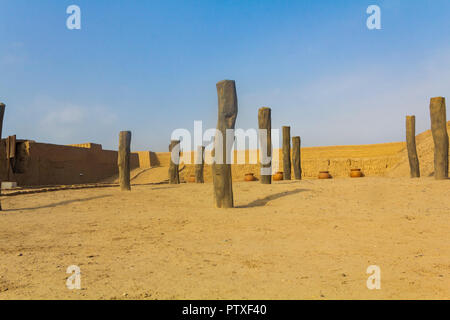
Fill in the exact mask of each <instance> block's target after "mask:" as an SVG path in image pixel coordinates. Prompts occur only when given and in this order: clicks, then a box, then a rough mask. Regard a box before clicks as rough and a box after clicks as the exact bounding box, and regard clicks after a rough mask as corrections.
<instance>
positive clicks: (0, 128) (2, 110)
mask: <svg viewBox="0 0 450 320" xmlns="http://www.w3.org/2000/svg"><path fill="white" fill-rule="evenodd" d="M5 108H6V106H5V104H4V103H0V141H1V139H2V131H3V117H4V116H5ZM8 161H9V159H8ZM1 189H2V188H1V181H0V195H1V192H2V190H1ZM0 211H2V203H1V202H0Z"/></svg>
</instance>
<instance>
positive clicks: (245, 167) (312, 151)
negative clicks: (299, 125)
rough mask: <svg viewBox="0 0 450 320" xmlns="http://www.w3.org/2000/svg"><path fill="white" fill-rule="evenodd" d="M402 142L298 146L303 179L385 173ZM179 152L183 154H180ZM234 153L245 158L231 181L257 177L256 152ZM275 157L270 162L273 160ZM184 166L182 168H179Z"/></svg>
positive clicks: (188, 168) (188, 171)
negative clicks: (358, 171) (322, 173)
mask: <svg viewBox="0 0 450 320" xmlns="http://www.w3.org/2000/svg"><path fill="white" fill-rule="evenodd" d="M404 147H405V144H404V143H402V142H398V143H385V144H375V145H359V146H331V147H309V148H302V151H301V155H302V159H301V163H302V170H303V171H302V175H303V178H317V176H318V174H319V171H329V172H330V174H331V175H332V176H333V177H348V176H349V173H350V169H354V168H360V169H362V171H363V172H364V174H365V175H366V176H385V175H386V173H387V171H388V170H389V169H391V168H392V167H394V166H395V165H397V164H398V163H399V161H400V160H401V153H400V151H401V150H402V149H404ZM278 151H279V153H278V167H279V171H283V161H282V159H283V157H282V152H281V150H278ZM182 155H183V154H182ZM157 156H158V157H159V163H160V165H161V166H168V165H169V160H170V153H169V152H165V153H157ZM238 156H239V157H240V158H241V159H245V164H234V165H233V166H232V174H233V180H237V181H239V180H243V179H244V175H245V174H246V173H254V174H255V176H256V177H258V178H259V177H260V174H259V172H260V169H259V165H258V164H254V161H253V163H252V162H251V161H250V159H253V160H254V159H256V162H257V163H258V161H259V152H257V151H254V150H252V151H249V150H246V151H235V153H234V157H235V160H237V158H238ZM187 157H188V158H191V163H193V161H194V160H193V159H194V154H193V153H192V152H191V153H190V155H188V156H187ZM205 158H206V163H211V152H210V151H206V152H205ZM275 162H276V160H274V161H273V163H275ZM183 167H184V169H183ZM180 168H181V169H183V170H182V171H181V172H180V177H181V178H184V179H185V180H187V178H188V177H189V176H190V175H193V174H194V172H195V167H194V165H193V164H189V165H184V164H183V163H182V164H181V166H180ZM205 181H207V182H210V181H212V176H211V166H209V165H206V166H205Z"/></svg>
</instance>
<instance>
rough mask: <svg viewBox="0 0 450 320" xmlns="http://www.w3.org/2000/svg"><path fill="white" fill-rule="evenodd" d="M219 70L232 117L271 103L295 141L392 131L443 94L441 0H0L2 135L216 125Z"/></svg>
mask: <svg viewBox="0 0 450 320" xmlns="http://www.w3.org/2000/svg"><path fill="white" fill-rule="evenodd" d="M71 4H76V5H78V6H80V8H81V12H82V29H81V30H68V29H67V28H66V19H67V17H68V15H67V14H66V8H67V7H68V6H69V5H71ZM371 4H376V5H379V6H380V7H381V12H382V16H381V19H382V30H368V29H367V27H366V19H367V17H368V15H367V14H366V9H367V7H368V6H369V5H371ZM223 79H233V80H236V84H237V90H238V98H239V115H238V120H237V127H240V128H245V129H246V128H251V127H256V126H257V109H258V108H259V107H262V106H269V107H271V108H272V113H273V124H272V126H273V127H274V128H277V127H281V126H282V125H291V126H292V134H293V135H301V136H302V141H303V144H304V145H305V146H320V145H336V144H340V145H343V144H366V143H367V144H368V143H378V142H390V141H400V140H403V139H404V117H405V115H406V114H415V115H416V116H417V130H418V131H419V132H420V131H423V130H426V129H428V128H429V126H430V125H429V114H428V105H429V98H430V97H432V96H446V97H447V98H448V97H450V1H448V0H429V1H426V0H385V1H376V0H371V1H365V0H361V1H355V0H340V1H336V0H324V1H321V0H314V1H313V0H310V1H306V0H305V1H302V0H295V1H286V0H285V1H264V0H253V1H250V0H236V1H228V0H220V1H219V0H217V1H214V0H203V1H190V0H185V1H181V0H180V1H168V0H164V1H162V0H161V1H151V0H148V1H137V0H135V1H125V0H120V1H119V0H71V1H63V0H52V1H50V0H40V1H29V0H0V101H3V102H5V103H6V104H7V113H6V116H5V124H4V131H3V136H5V135H10V134H17V136H18V138H28V139H34V140H37V141H40V142H49V143H59V144H71V143H82V142H97V143H102V144H103V145H104V147H105V148H110V149H111V148H116V146H117V140H118V132H119V131H120V130H131V131H132V132H133V146H132V147H133V149H134V150H149V149H151V150H155V151H166V149H167V145H168V142H169V140H170V134H171V132H172V130H174V129H176V128H187V129H189V130H192V129H193V122H194V120H203V121H204V127H205V128H212V127H215V125H216V114H217V96H216V88H215V84H216V82H218V81H220V80H223Z"/></svg>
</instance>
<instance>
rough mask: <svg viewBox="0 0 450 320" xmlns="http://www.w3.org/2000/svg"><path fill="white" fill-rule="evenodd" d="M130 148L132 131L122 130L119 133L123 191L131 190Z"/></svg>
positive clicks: (121, 187) (119, 162)
mask: <svg viewBox="0 0 450 320" xmlns="http://www.w3.org/2000/svg"><path fill="white" fill-rule="evenodd" d="M130 149H131V132H130V131H122V132H120V134H119V159H118V165H119V182H120V189H121V190H122V191H130V190H131V184H130Z"/></svg>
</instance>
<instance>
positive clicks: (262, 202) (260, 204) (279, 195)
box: [237, 189, 309, 208]
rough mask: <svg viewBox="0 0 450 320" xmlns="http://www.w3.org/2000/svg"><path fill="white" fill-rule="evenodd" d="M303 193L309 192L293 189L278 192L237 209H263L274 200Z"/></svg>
mask: <svg viewBox="0 0 450 320" xmlns="http://www.w3.org/2000/svg"><path fill="white" fill-rule="evenodd" d="M305 191H309V190H308V189H295V190H292V191H286V192H280V193H276V194H272V195H270V196H267V197H265V198H262V199H257V200H255V201H252V202H250V203H249V204H247V205H243V206H238V207H237V208H256V207H264V206H265V205H266V204H267V203H269V202H270V201H273V200H276V199H280V198H283V197H287V196H291V195H293V194H297V193H300V192H305Z"/></svg>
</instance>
